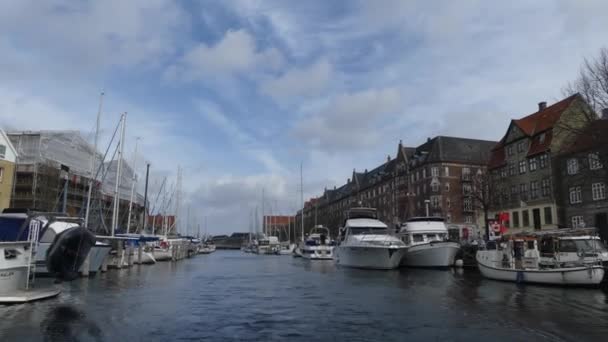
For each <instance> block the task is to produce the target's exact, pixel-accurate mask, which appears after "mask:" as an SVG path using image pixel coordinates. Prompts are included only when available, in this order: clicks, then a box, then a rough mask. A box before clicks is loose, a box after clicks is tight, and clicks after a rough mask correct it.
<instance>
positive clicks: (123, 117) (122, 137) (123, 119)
mask: <svg viewBox="0 0 608 342" xmlns="http://www.w3.org/2000/svg"><path fill="white" fill-rule="evenodd" d="M120 121H121V123H120V125H121V133H120V142H119V144H120V145H119V149H118V160H117V166H116V184H115V187H114V210H113V211H112V236H114V233H115V232H116V228H117V226H118V218H119V216H118V210H119V206H118V201H119V196H118V190H119V189H120V172H121V167H122V156H123V152H124V146H125V126H126V121H127V112H124V113H123V114H122V115H121V117H120Z"/></svg>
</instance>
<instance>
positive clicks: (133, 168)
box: [127, 138, 139, 234]
mask: <svg viewBox="0 0 608 342" xmlns="http://www.w3.org/2000/svg"><path fill="white" fill-rule="evenodd" d="M138 143H139V138H135V150H134V151H133V165H132V166H131V168H132V170H131V171H132V172H133V176H132V177H131V197H130V198H129V215H128V217H127V234H129V230H130V229H131V210H132V209H133V194H134V192H135V182H136V181H137V174H136V172H135V170H136V169H137V166H136V164H137V144H138Z"/></svg>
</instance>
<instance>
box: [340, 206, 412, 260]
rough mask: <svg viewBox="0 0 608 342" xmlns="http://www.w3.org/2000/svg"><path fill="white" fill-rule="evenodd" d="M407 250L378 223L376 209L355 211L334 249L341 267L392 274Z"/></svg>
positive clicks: (347, 219)
mask: <svg viewBox="0 0 608 342" xmlns="http://www.w3.org/2000/svg"><path fill="white" fill-rule="evenodd" d="M406 250H407V248H406V246H405V244H404V243H403V241H401V239H399V238H398V237H396V236H394V235H391V234H390V233H389V229H388V226H387V225H386V224H384V223H383V222H382V221H380V220H378V216H377V212H376V209H373V208H352V209H350V210H349V211H348V213H347V218H346V221H345V223H344V228H343V229H342V234H341V237H340V241H339V244H338V246H336V247H335V249H334V258H335V260H336V264H338V265H340V266H347V267H356V268H369V269H381V270H389V269H394V268H397V267H399V264H400V263H401V259H402V258H403V255H404V254H405V252H406Z"/></svg>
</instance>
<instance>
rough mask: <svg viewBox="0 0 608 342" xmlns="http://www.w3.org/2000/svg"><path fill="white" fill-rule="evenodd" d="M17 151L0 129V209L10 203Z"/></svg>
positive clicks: (8, 205)
mask: <svg viewBox="0 0 608 342" xmlns="http://www.w3.org/2000/svg"><path fill="white" fill-rule="evenodd" d="M16 161H17V151H16V150H15V147H13V144H11V141H10V140H9V139H8V137H7V136H6V133H4V131H3V130H2V129H0V210H3V209H4V208H8V207H10V205H11V194H12V193H13V182H14V179H15V163H16Z"/></svg>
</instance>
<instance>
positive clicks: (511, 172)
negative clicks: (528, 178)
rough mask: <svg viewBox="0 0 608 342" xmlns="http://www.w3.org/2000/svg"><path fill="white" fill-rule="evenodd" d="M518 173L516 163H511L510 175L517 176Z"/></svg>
mask: <svg viewBox="0 0 608 342" xmlns="http://www.w3.org/2000/svg"><path fill="white" fill-rule="evenodd" d="M516 174H517V167H516V166H515V163H509V176H515V175H516Z"/></svg>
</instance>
